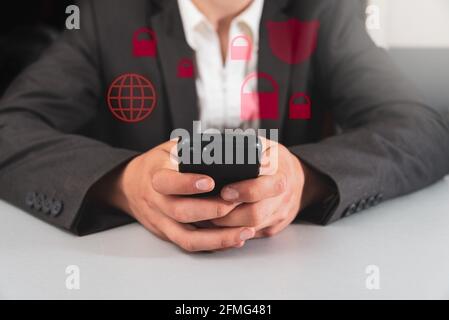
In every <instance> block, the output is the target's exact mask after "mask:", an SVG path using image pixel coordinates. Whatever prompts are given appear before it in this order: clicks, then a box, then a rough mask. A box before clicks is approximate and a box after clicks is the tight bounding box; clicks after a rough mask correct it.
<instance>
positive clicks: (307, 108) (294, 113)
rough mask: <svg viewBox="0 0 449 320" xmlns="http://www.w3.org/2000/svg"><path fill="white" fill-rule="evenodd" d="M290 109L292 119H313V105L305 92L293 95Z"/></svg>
mask: <svg viewBox="0 0 449 320" xmlns="http://www.w3.org/2000/svg"><path fill="white" fill-rule="evenodd" d="M298 101H300V102H298ZM289 108H290V111H289V118H290V119H293V120H296V119H301V120H309V119H311V118H312V104H311V101H310V97H309V96H308V95H307V94H305V93H303V92H299V93H295V94H294V95H292V97H291V99H290V106H289Z"/></svg>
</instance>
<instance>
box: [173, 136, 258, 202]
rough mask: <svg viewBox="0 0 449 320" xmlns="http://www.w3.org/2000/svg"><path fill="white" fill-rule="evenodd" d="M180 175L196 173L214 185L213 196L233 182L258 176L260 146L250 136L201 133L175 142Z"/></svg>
mask: <svg viewBox="0 0 449 320" xmlns="http://www.w3.org/2000/svg"><path fill="white" fill-rule="evenodd" d="M177 147H178V149H177V151H178V161H179V172H182V173H199V174H205V175H208V176H210V177H211V178H213V179H214V181H215V188H214V190H212V191H211V192H208V193H205V194H201V195H199V196H212V195H217V194H219V193H220V191H221V189H222V188H223V187H224V186H226V185H228V184H230V183H234V182H238V181H242V180H247V179H253V178H256V177H257V176H259V170H260V161H261V156H262V143H261V140H260V138H259V137H258V136H257V135H256V134H252V133H240V132H237V133H202V134H197V135H193V138H191V137H190V136H189V137H188V138H186V137H180V138H179V140H178V146H177Z"/></svg>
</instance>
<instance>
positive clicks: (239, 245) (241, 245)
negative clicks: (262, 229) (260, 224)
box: [234, 241, 245, 248]
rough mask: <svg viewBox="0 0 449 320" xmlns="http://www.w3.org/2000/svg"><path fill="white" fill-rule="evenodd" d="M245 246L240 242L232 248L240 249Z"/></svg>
mask: <svg viewBox="0 0 449 320" xmlns="http://www.w3.org/2000/svg"><path fill="white" fill-rule="evenodd" d="M244 245H245V241H240V242H239V243H238V244H236V245H235V246H234V248H241V247H243V246H244Z"/></svg>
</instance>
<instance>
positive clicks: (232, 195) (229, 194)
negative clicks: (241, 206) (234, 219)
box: [222, 188, 239, 201]
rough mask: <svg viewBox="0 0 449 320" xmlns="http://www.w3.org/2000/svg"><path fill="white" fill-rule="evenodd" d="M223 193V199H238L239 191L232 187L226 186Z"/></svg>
mask: <svg viewBox="0 0 449 320" xmlns="http://www.w3.org/2000/svg"><path fill="white" fill-rule="evenodd" d="M222 195H223V199H224V200H228V201H232V200H237V199H238V197H239V193H238V191H237V190H235V189H232V188H225V189H224V190H223V194H222Z"/></svg>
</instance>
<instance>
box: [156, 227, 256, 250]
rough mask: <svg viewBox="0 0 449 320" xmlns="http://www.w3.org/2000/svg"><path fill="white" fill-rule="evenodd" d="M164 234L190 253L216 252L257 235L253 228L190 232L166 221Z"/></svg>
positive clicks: (196, 230)
mask: <svg viewBox="0 0 449 320" xmlns="http://www.w3.org/2000/svg"><path fill="white" fill-rule="evenodd" d="M162 228H163V232H164V233H165V234H166V236H167V237H168V238H169V239H170V240H171V241H172V242H174V243H176V244H177V245H178V246H179V247H181V248H182V249H184V250H186V251H188V252H198V251H214V250H219V249H225V248H231V247H234V246H236V245H240V244H241V242H242V241H246V240H248V239H251V238H253V237H254V235H255V233H256V232H255V230H254V229H253V228H215V229H195V230H189V229H187V228H186V226H185V225H182V224H180V223H177V222H175V221H171V222H169V221H166V223H165V224H163V225H162Z"/></svg>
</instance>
